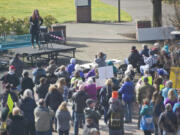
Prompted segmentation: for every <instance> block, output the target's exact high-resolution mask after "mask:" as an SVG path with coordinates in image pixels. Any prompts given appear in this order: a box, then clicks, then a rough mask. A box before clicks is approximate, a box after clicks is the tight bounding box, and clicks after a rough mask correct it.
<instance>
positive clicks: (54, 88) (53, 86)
mask: <svg viewBox="0 0 180 135" xmlns="http://www.w3.org/2000/svg"><path fill="white" fill-rule="evenodd" d="M56 90H57V87H56V85H54V84H52V85H50V86H49V89H48V91H49V92H52V91H56Z"/></svg>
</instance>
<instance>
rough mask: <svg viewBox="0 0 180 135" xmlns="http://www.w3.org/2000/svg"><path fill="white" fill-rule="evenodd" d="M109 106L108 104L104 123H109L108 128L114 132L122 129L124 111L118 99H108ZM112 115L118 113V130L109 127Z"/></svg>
mask: <svg viewBox="0 0 180 135" xmlns="http://www.w3.org/2000/svg"><path fill="white" fill-rule="evenodd" d="M109 104H110V107H109V110H108V112H107V115H106V117H105V122H106V123H109V124H108V126H109V128H110V129H112V130H113V129H114V130H119V129H123V128H124V120H123V118H124V111H123V105H122V102H121V101H120V100H119V99H115V98H110V100H109ZM112 113H119V116H120V118H119V119H120V127H118V128H114V127H111V125H110V121H111V114H112ZM108 121H109V122H108Z"/></svg>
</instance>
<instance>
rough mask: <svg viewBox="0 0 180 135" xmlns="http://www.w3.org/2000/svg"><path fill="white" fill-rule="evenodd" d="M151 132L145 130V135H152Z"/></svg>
mask: <svg viewBox="0 0 180 135" xmlns="http://www.w3.org/2000/svg"><path fill="white" fill-rule="evenodd" d="M151 133H152V132H151V131H148V130H144V135H151Z"/></svg>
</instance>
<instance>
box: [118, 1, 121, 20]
mask: <svg viewBox="0 0 180 135" xmlns="http://www.w3.org/2000/svg"><path fill="white" fill-rule="evenodd" d="M118 22H121V7H120V0H118Z"/></svg>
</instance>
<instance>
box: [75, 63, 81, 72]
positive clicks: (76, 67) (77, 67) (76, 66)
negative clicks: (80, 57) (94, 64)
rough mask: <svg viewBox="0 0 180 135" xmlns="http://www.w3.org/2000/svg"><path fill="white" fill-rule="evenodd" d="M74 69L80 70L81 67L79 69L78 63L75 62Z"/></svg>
mask: <svg viewBox="0 0 180 135" xmlns="http://www.w3.org/2000/svg"><path fill="white" fill-rule="evenodd" d="M74 69H75V70H76V71H81V70H82V69H81V66H80V65H79V64H76V65H75V67H74Z"/></svg>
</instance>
